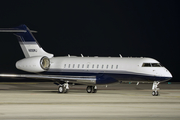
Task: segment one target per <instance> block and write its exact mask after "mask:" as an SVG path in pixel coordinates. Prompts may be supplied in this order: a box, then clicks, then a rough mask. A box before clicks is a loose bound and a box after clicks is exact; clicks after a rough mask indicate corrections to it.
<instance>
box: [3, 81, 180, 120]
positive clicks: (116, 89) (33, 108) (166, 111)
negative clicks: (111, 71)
mask: <svg viewBox="0 0 180 120" xmlns="http://www.w3.org/2000/svg"><path fill="white" fill-rule="evenodd" d="M151 87H152V84H140V85H138V86H137V85H135V84H112V85H109V86H108V87H106V86H105V85H103V86H98V92H97V93H86V91H85V89H86V86H83V85H78V86H70V90H69V93H67V94H59V93H58V92H57V86H56V85H54V84H53V83H52V82H46V83H43V82H42V83H35V82H33V83H32V82H23V83H22V82H13V83H12V82H11V83H5V82H1V83H0V120H32V119H33V120H46V119H47V120H57V119H61V120H62V119H64V120H71V119H75V120H92V119H97V120H109V119H112V120H119V119H121V120H123V119H124V120H136V119H137V120H152V119H153V120H162V119H163V120H169V119H171V120H179V119H180V114H179V113H180V84H179V83H171V84H167V83H164V84H160V85H159V87H160V88H161V90H160V91H159V92H160V96H152V95H151V92H152V90H151Z"/></svg>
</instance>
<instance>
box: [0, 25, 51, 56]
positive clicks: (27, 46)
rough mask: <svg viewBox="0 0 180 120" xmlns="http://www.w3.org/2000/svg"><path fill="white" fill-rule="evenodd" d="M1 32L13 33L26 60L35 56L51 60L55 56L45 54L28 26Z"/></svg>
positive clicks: (1, 30) (0, 30)
mask: <svg viewBox="0 0 180 120" xmlns="http://www.w3.org/2000/svg"><path fill="white" fill-rule="evenodd" d="M0 32H12V33H14V34H15V35H16V36H17V38H18V40H19V44H20V46H21V48H22V51H23V53H24V55H25V57H26V58H28V57H34V56H47V57H49V58H51V57H53V54H50V53H47V52H45V51H44V50H43V49H42V47H41V46H40V45H39V43H38V42H37V40H36V39H35V37H34V36H33V34H32V32H35V31H31V30H29V28H28V27H27V26H26V25H20V26H18V27H16V28H6V29H0Z"/></svg>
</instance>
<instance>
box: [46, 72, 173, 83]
mask: <svg viewBox="0 0 180 120" xmlns="http://www.w3.org/2000/svg"><path fill="white" fill-rule="evenodd" d="M44 74H50V75H52V74H53V75H69V76H96V79H97V80H96V84H109V83H114V82H118V81H167V80H169V79H171V78H169V77H160V76H151V75H147V74H139V73H133V72H126V73H125V72H124V73H120V72H119V73H104V72H99V73H91V72H75V71H74V72H62V71H61V72H60V71H59V72H55V71H54V72H52V71H46V72H44Z"/></svg>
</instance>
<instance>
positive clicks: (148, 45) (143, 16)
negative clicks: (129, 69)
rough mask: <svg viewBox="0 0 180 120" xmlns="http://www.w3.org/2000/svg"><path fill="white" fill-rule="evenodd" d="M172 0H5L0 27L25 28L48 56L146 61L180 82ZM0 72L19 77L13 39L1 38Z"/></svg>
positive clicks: (19, 53)
mask: <svg viewBox="0 0 180 120" xmlns="http://www.w3.org/2000/svg"><path fill="white" fill-rule="evenodd" d="M176 1H177V0H82V1H79V0H72V1H70V0H59V1H56V2H55V1H52V0H51V1H43V2H39V1H35V0H34V1H33V0H21V1H18V0H17V1H16V0H7V1H3V2H1V4H0V28H6V27H10V28H11V27H16V26H19V25H21V24H26V25H27V26H28V27H29V28H30V29H32V30H36V31H38V33H35V34H34V36H35V37H36V39H37V40H38V42H39V43H40V45H41V46H42V47H43V49H44V50H45V51H47V52H49V53H53V54H54V55H55V56H66V55H67V54H70V55H76V56H80V54H81V53H82V54H83V55H84V56H112V57H118V56H119V54H121V55H122V56H123V57H128V56H129V57H131V56H132V57H151V58H154V59H156V60H158V61H160V62H161V63H162V64H163V65H164V66H165V67H166V68H167V69H168V70H169V71H170V72H171V73H172V75H173V79H172V80H171V81H179V75H178V74H179V71H180V70H179V69H180V63H179V62H180V57H179V51H180V49H179V48H180V47H179V45H180V44H179V41H178V40H179V32H180V31H179V27H180V26H179V21H180V19H179V17H180V15H179V5H180V4H179V3H178V2H176ZM0 41H1V44H0V53H1V59H0V73H23V72H22V71H20V70H17V69H16V67H15V63H16V61H18V60H20V59H22V58H24V55H23V53H22V50H21V48H20V46H19V43H18V40H17V39H16V37H15V36H14V35H13V34H11V33H0Z"/></svg>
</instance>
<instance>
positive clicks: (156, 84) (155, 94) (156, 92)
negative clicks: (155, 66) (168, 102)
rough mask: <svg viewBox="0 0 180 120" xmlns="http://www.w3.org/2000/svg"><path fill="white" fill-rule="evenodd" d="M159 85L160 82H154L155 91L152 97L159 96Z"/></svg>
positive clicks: (153, 88)
mask: <svg viewBox="0 0 180 120" xmlns="http://www.w3.org/2000/svg"><path fill="white" fill-rule="evenodd" d="M159 83H160V82H158V81H154V82H153V86H152V90H153V92H152V96H159V92H158V90H159V88H158V85H159Z"/></svg>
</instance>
